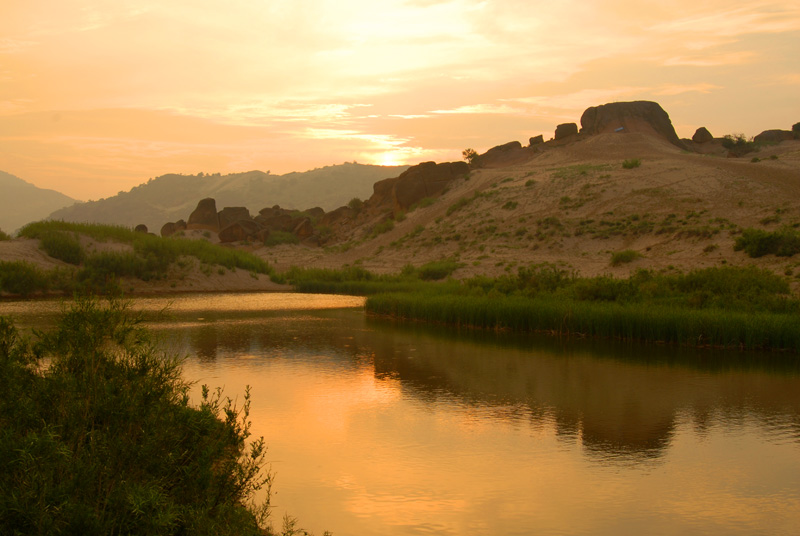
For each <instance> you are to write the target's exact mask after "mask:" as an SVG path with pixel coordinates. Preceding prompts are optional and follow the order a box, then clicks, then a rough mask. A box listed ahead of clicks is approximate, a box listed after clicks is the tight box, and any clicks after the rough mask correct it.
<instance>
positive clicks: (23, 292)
mask: <svg viewBox="0 0 800 536" xmlns="http://www.w3.org/2000/svg"><path fill="white" fill-rule="evenodd" d="M48 288H50V280H49V278H48V277H47V275H46V274H45V273H44V272H43V271H42V270H40V269H39V268H37V267H36V266H35V265H33V264H31V263H29V262H25V261H0V291H3V292H8V293H10V294H18V295H20V296H22V297H28V296H30V295H31V294H34V293H36V292H42V291H46V290H48Z"/></svg>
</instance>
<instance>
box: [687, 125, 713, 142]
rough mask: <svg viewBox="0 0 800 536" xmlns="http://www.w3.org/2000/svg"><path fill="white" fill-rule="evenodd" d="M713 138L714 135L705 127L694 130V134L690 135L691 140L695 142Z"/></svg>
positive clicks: (708, 140) (707, 140)
mask: <svg viewBox="0 0 800 536" xmlns="http://www.w3.org/2000/svg"><path fill="white" fill-rule="evenodd" d="M713 139H714V136H712V135H711V132H709V131H708V129H707V128H706V127H700V128H698V129H697V130H696V131H695V132H694V136H692V141H693V142H695V143H708V142H710V141H711V140H713Z"/></svg>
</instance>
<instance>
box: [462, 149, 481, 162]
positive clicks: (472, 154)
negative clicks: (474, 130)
mask: <svg viewBox="0 0 800 536" xmlns="http://www.w3.org/2000/svg"><path fill="white" fill-rule="evenodd" d="M461 156H462V157H464V160H466V161H467V163H469V164H471V163H472V162H473V161H474V160H475V159H476V158H477V157H478V152H477V151H476V150H475V149H472V148H469V149H464V150H463V151H461Z"/></svg>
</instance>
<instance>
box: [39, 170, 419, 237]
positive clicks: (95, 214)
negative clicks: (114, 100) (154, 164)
mask: <svg viewBox="0 0 800 536" xmlns="http://www.w3.org/2000/svg"><path fill="white" fill-rule="evenodd" d="M407 167H408V166H393V167H389V166H369V165H363V164H357V163H345V164H340V165H335V166H326V167H323V168H318V169H314V170H311V171H306V172H302V173H298V172H294V173H287V174H286V175H271V174H269V172H266V173H265V172H263V171H248V172H246V173H232V174H229V175H220V174H218V173H216V174H213V175H205V174H202V173H201V174H199V175H176V174H169V175H162V176H160V177H156V178H155V179H150V180H149V181H148V182H147V183H144V184H140V185H139V186H136V187H134V188H132V189H131V190H130V191H129V192H120V193H119V194H117V195H115V196H113V197H109V198H106V199H100V200H98V201H89V202H86V203H76V204H74V205H72V206H70V207H66V208H62V209H61V210H57V211H55V212H53V213H52V214H50V218H51V219H58V220H65V221H75V222H97V223H109V224H119V225H127V226H134V225H138V224H140V223H144V224H145V225H147V227H148V228H149V229H150V230H151V231H153V232H156V233H158V230H159V229H160V228H161V226H162V225H163V224H164V223H166V222H168V221H175V220H178V219H181V218H186V217H187V215H188V214H190V213H191V212H192V210H194V208H195V207H196V206H197V202H198V201H199V200H200V199H203V198H205V197H213V198H214V199H216V201H217V206H218V207H220V208H222V207H233V206H243V207H247V208H248V209H250V211H251V212H253V213H257V212H258V211H259V210H261V209H262V208H264V207H271V206H274V205H280V206H281V207H283V208H296V209H300V210H303V209H306V208H310V207H315V206H318V207H322V208H323V209H325V210H331V209H334V208H336V207H339V206H341V205H345V204H347V202H348V201H350V199H352V198H353V197H359V198H366V197H369V196H370V195H372V185H373V184H374V183H375V182H377V181H379V180H381V179H385V178H387V177H396V176H397V175H398V174H400V173H402V172H403V171H404V170H405V169H407Z"/></svg>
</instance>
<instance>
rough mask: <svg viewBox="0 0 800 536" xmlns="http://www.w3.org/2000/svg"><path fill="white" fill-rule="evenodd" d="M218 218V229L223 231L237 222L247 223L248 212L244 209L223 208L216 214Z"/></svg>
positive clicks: (248, 218)
mask: <svg viewBox="0 0 800 536" xmlns="http://www.w3.org/2000/svg"><path fill="white" fill-rule="evenodd" d="M217 215H218V216H219V228H220V229H224V228H226V227H227V226H229V225H230V224H232V223H236V222H237V221H249V220H250V219H252V218H250V211H249V210H247V208H246V207H225V208H223V209H222V210H220V211H219V213H218V214H217Z"/></svg>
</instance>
